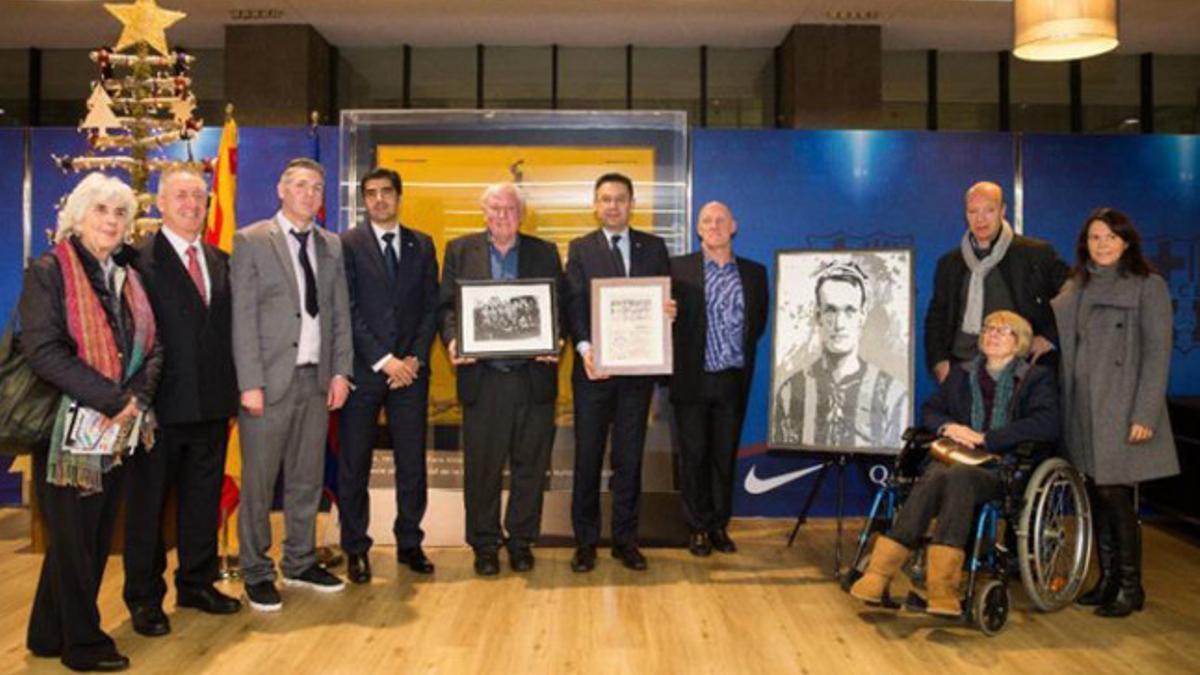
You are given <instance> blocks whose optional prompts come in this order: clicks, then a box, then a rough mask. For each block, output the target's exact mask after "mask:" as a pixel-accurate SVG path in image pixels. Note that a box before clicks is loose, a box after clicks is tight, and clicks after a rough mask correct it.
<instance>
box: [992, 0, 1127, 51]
mask: <svg viewBox="0 0 1200 675" xmlns="http://www.w3.org/2000/svg"><path fill="white" fill-rule="evenodd" d="M1117 2H1118V0H1014V2H1013V56H1016V57H1017V58H1019V59H1025V60H1026V61H1071V60H1074V59H1086V58H1088V57H1089V56H1096V55H1098V54H1103V53H1105V52H1108V51H1112V50H1113V49H1116V47H1117V44H1118V42H1117Z"/></svg>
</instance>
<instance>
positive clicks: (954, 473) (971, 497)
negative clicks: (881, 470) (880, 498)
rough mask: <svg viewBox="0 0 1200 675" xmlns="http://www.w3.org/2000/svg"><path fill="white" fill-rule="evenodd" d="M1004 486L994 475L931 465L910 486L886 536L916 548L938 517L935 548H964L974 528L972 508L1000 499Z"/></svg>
mask: <svg viewBox="0 0 1200 675" xmlns="http://www.w3.org/2000/svg"><path fill="white" fill-rule="evenodd" d="M1003 492H1004V483H1003V481H1002V480H1001V479H1000V476H999V475H998V474H996V473H995V472H993V471H989V470H988V469H984V468H981V467H978V466H967V465H965V464H954V465H947V464H942V463H941V462H930V463H929V465H928V466H927V467H926V468H925V471H924V472H922V473H921V477H920V478H919V479H918V480H917V484H916V485H915V486H913V490H912V492H911V493H910V494H909V495H908V499H907V500H906V501H905V502H904V505H903V506H902V507H901V508H900V513H899V514H898V515H897V516H896V527H894V528H893V529H892V531H891V532H890V533H889V534H888V536H890V537H891V538H892V539H895V540H896V541H898V542H900V543H901V544H903V545H904V546H905V547H907V548H915V547H916V546H917V545H918V544H920V542H921V538H922V537H923V536H925V531H926V530H928V529H929V523H930V521H932V520H933V519H934V517H937V526H936V527H935V528H934V530H933V538H932V539H931V540H930V541H931V542H932V543H934V544H941V545H943V546H953V547H954V548H966V546H967V540H968V539H970V537H971V527H972V525H974V516H975V508H976V507H977V506H980V505H981V504H984V503H986V502H988V501H991V500H993V499H996V498H998V497H1000V496H1002V495H1003Z"/></svg>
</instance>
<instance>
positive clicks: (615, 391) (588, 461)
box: [571, 367, 654, 546]
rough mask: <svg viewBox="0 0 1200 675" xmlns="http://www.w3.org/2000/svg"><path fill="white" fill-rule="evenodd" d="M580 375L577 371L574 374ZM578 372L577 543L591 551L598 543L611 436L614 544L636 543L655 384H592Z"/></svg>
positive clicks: (642, 380)
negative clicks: (603, 474) (606, 451)
mask: <svg viewBox="0 0 1200 675" xmlns="http://www.w3.org/2000/svg"><path fill="white" fill-rule="evenodd" d="M575 370H576V371H580V370H581V369H580V368H578V367H577V368H576V369H575ZM586 378H587V376H586V375H583V374H582V372H579V373H578V374H577V375H576V376H575V378H574V380H575V381H574V385H575V386H574V392H575V480H574V484H573V489H572V493H571V525H572V526H573V527H574V530H575V543H576V544H579V545H589V546H595V545H596V542H597V541H599V539H600V478H601V471H602V470H603V467H604V446H605V441H606V440H607V439H608V436H609V430H610V429H611V430H612V456H611V458H610V460H609V462H610V464H611V466H612V477H611V478H610V479H609V482H608V488H609V492H611V493H612V503H613V508H612V541H613V544H614V545H617V546H624V545H628V544H633V543H636V542H637V530H638V508H639V502H640V498H641V494H642V452H643V450H644V449H645V445H646V418H647V415H648V414H649V413H650V399H651V397H652V396H653V394H654V378H651V377H629V376H626V377H613V378H610V379H608V380H598V381H591V380H587V379H586Z"/></svg>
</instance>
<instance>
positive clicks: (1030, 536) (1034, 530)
mask: <svg viewBox="0 0 1200 675" xmlns="http://www.w3.org/2000/svg"><path fill="white" fill-rule="evenodd" d="M1091 555H1092V511H1091V505H1090V504H1089V502H1088V498H1087V491H1086V490H1085V488H1084V484H1083V478H1082V477H1081V476H1080V475H1079V472H1077V471H1075V469H1074V468H1073V467H1072V466H1071V465H1070V464H1069V463H1067V461H1066V460H1063V459H1060V458H1057V457H1055V458H1052V459H1048V460H1046V461H1045V462H1042V463H1041V464H1040V465H1038V467H1037V469H1035V470H1034V472H1033V475H1032V476H1031V477H1030V479H1029V483H1028V484H1027V485H1026V487H1025V495H1024V499H1023V504H1022V506H1021V515H1020V521H1019V522H1018V524H1017V562H1018V563H1019V565H1020V568H1021V582H1022V583H1023V584H1024V586H1025V591H1026V592H1027V593H1028V594H1029V598H1030V600H1032V601H1033V604H1034V605H1035V606H1037V608H1038V609H1040V610H1042V611H1043V612H1053V611H1055V610H1058V609H1061V608H1062V607H1064V606H1066V605H1068V604H1070V603H1071V602H1072V601H1073V600H1074V599H1075V596H1076V595H1078V594H1079V591H1080V588H1081V587H1082V586H1083V582H1084V580H1085V578H1086V577H1087V571H1088V564H1089V562H1090V560H1091Z"/></svg>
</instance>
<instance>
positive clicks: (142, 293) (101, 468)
mask: <svg viewBox="0 0 1200 675" xmlns="http://www.w3.org/2000/svg"><path fill="white" fill-rule="evenodd" d="M54 257H55V258H56V259H57V260H58V268H59V270H60V271H61V272H62V276H63V299H64V307H65V312H66V319H67V332H68V333H69V334H70V335H71V339H72V340H74V341H75V344H76V345H77V346H76V356H78V357H79V359H80V360H82V361H83V362H84V363H86V364H88V365H89V366H91V367H92V368H94V369H95V370H96V372H98V373H100V374H101V375H103V376H104V377H106V378H108V379H110V380H112V381H113V382H117V383H120V384H124V383H125V382H126V381H128V379H129V377H130V376H131V375H133V373H136V372H137V371H138V369H139V368H141V367H142V363H143V362H144V361H145V360H146V357H147V355H149V353H150V350H151V349H152V348H153V347H154V334H155V324H154V311H153V309H152V308H151V306H150V300H149V298H147V297H146V290H145V289H144V288H142V283H141V280H140V279H139V278H138V275H137V272H135V271H133V270H132V269H129V270H126V271H125V275H124V276H125V279H124V283H119V282H118V284H117V285H118V286H120V288H119V291H118V292H120V293H121V296H122V299H123V301H124V305H125V306H127V307H128V308H129V313H130V315H131V316H132V318H133V345H132V347H131V348H130V354H129V365H128V366H127V367H125V368H122V366H121V353H120V351H119V350H118V349H117V341H116V337H115V336H114V335H113V330H112V326H110V325H109V323H108V317H107V315H106V314H105V313H104V307H103V305H101V303H100V298H99V297H98V296H97V295H96V291H95V290H94V289H93V288H92V283H91V280H90V279H89V278H88V274H87V270H86V269H85V268H84V266H83V261H82V260H81V259H80V257H79V253H78V252H77V251H76V250H75V247H74V245H72V243H71V241H70V240H69V239H63V240H62V241H60V242H58V244H56V245H55V247H54ZM70 405H71V401H70V400H69V398H68V397H66V396H64V397H63V400H62V402H61V403H60V404H59V409H58V416H57V417H56V418H55V422H54V432H53V435H52V436H51V438H50V455H49V460H48V461H47V468H46V473H47V475H46V480H47V481H48V482H49V483H50V484H52V485H59V486H63V487H77V488H79V489H80V490H82V491H83V492H84V494H92V493H96V492H100V491H101V490H102V489H103V475H104V474H105V473H107V472H108V471H109V469H111V468H112V467H113V466H115V465H117V464H119V463H120V461H121V458H120V456H108V455H79V454H73V453H70V452H65V451H64V450H63V434H64V427H65V422H66V417H67V410H68V408H69V407H70Z"/></svg>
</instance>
